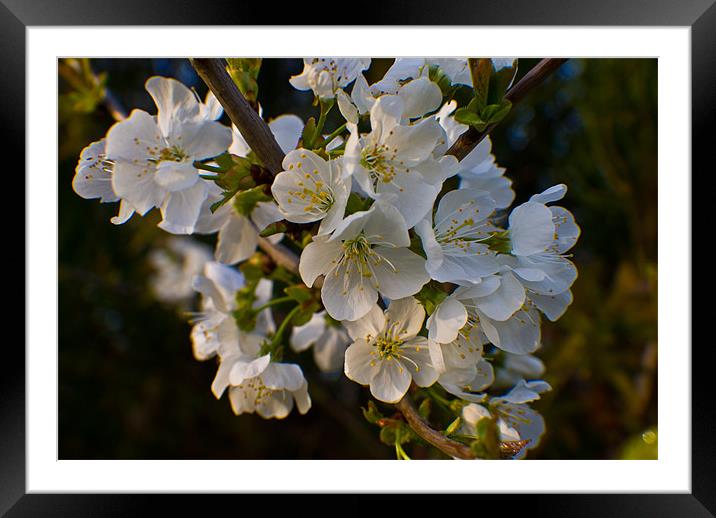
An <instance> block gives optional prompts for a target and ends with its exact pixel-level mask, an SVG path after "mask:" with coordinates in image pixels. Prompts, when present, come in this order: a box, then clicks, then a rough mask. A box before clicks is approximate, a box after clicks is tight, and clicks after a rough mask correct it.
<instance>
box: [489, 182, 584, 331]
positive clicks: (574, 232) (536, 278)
mask: <svg viewBox="0 0 716 518" xmlns="http://www.w3.org/2000/svg"><path fill="white" fill-rule="evenodd" d="M566 190H567V187H566V186H565V185H564V184H560V185H556V186H554V187H551V188H549V189H547V190H546V191H544V192H543V193H540V194H536V195H534V196H532V198H530V201H528V202H526V203H523V204H522V205H520V206H518V207H516V208H515V209H514V210H513V211H512V212H511V213H510V217H509V238H510V243H511V252H512V256H511V257H510V256H503V257H502V258H501V259H502V262H503V263H504V264H505V265H506V266H508V267H509V268H510V269H511V270H512V272H513V273H514V274H515V275H516V276H517V277H518V278H519V280H520V282H521V283H522V284H523V285H524V287H525V288H526V289H527V290H528V296H529V298H530V300H532V302H533V303H534V304H535V305H536V306H537V307H538V308H539V309H541V310H542V311H543V312H544V313H545V315H547V317H548V318H550V320H556V319H557V318H559V317H560V316H561V315H562V313H564V311H565V310H566V308H567V306H568V305H569V304H570V303H571V301H572V295H571V293H569V291H568V290H569V288H570V287H571V286H572V283H574V281H575V279H576V278H577V268H576V267H575V266H574V264H573V263H572V262H571V261H570V260H569V259H567V258H566V257H565V256H564V254H565V253H566V252H567V251H568V250H569V249H570V248H572V246H574V244H575V243H576V241H577V238H578V237H579V232H580V230H579V227H578V226H577V224H576V223H575V221H574V217H573V216H572V214H571V213H570V212H569V211H568V210H566V209H565V208H563V207H547V206H546V205H545V204H546V203H549V202H552V201H556V200H559V199H561V198H562V197H563V196H564V194H565V192H566Z"/></svg>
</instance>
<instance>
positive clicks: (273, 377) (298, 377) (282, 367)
mask: <svg viewBox="0 0 716 518" xmlns="http://www.w3.org/2000/svg"><path fill="white" fill-rule="evenodd" d="M261 380H262V381H263V382H264V385H266V386H267V387H268V388H270V389H285V390H290V391H294V390H298V389H299V388H300V387H301V385H303V384H304V383H305V381H306V380H305V379H304V377H303V371H301V367H299V366H298V365H296V364H294V363H275V362H271V364H269V366H268V367H266V369H265V370H264V371H263V372H262V373H261Z"/></svg>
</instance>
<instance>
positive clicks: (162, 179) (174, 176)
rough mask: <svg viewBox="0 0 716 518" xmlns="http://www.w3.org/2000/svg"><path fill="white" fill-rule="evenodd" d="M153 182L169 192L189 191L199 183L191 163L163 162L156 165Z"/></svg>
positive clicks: (197, 172)
mask: <svg viewBox="0 0 716 518" xmlns="http://www.w3.org/2000/svg"><path fill="white" fill-rule="evenodd" d="M154 180H155V181H156V182H157V184H159V185H160V186H161V187H162V188H163V189H166V190H167V191H169V192H177V191H183V190H185V189H189V188H190V187H192V186H193V185H194V184H195V183H196V182H198V181H200V178H199V171H197V170H196V169H194V165H193V164H192V163H191V162H172V161H168V160H165V161H163V162H159V164H157V171H156V173H155V174H154Z"/></svg>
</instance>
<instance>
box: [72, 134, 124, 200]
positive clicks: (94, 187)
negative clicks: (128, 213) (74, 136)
mask: <svg viewBox="0 0 716 518" xmlns="http://www.w3.org/2000/svg"><path fill="white" fill-rule="evenodd" d="M104 153H105V140H104V139H102V140H100V141H98V142H93V143H91V144H90V145H89V146H87V147H85V148H84V149H83V150H82V152H81V153H80V158H79V161H78V162H77V167H76V168H75V176H74V178H73V179H72V189H74V191H75V192H76V193H77V194H79V195H80V196H81V197H83V198H84V199H86V200H87V199H92V198H100V202H101V203H107V202H113V201H117V200H119V197H118V196H117V195H116V194H115V192H114V190H113V189H112V173H111V171H108V170H105V168H104V165H103V160H102V156H103V155H104Z"/></svg>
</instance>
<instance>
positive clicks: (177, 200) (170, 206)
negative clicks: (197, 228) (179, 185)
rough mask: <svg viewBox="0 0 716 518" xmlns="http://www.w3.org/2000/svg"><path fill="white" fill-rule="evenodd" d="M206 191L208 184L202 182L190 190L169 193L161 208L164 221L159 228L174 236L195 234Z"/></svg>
mask: <svg viewBox="0 0 716 518" xmlns="http://www.w3.org/2000/svg"><path fill="white" fill-rule="evenodd" d="M206 190H207V187H206V183H205V182H203V181H200V182H198V183H196V184H195V185H194V186H193V187H191V188H189V189H185V190H183V191H179V192H170V193H168V194H167V197H166V199H165V201H164V203H163V204H162V206H161V207H160V208H161V211H162V221H161V223H159V228H161V229H163V230H166V231H167V232H171V233H172V234H193V233H194V225H196V222H197V220H198V219H199V212H200V211H201V206H202V204H203V203H204V200H205V199H206Z"/></svg>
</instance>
